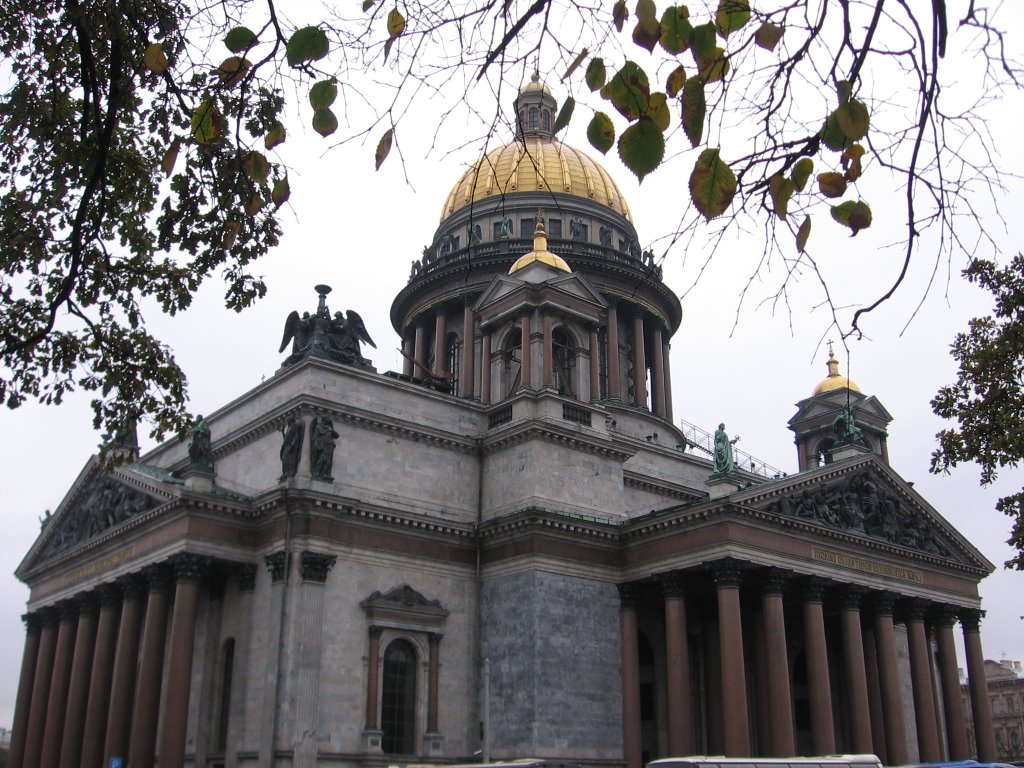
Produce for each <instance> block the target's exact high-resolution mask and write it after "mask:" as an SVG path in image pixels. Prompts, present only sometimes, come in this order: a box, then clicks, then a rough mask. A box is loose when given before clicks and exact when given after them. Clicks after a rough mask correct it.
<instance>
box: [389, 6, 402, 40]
mask: <svg viewBox="0 0 1024 768" xmlns="http://www.w3.org/2000/svg"><path fill="white" fill-rule="evenodd" d="M403 32H405V16H403V15H402V12H401V11H399V10H398V9H397V8H392V9H391V10H390V11H388V37H391V38H392V39H393V38H396V37H398V36H399V35H401V34H402V33H403Z"/></svg>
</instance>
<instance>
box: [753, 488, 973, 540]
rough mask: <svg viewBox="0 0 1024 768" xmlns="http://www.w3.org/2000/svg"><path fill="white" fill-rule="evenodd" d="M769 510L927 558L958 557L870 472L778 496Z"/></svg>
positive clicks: (927, 522) (936, 531) (925, 518)
mask: <svg viewBox="0 0 1024 768" xmlns="http://www.w3.org/2000/svg"><path fill="white" fill-rule="evenodd" d="M765 509H766V511H768V512H774V513H776V514H779V515H782V516H783V517H791V518H796V519H798V520H804V521H807V522H809V523H816V524H818V525H823V526H826V527H828V528H835V529H837V530H841V531H847V532H849V533H853V534H858V535H861V536H866V537H868V538H871V539H876V540H879V541H885V542H888V543H890V544H895V545H896V546H900V547H906V548H908V549H914V550H917V551H919V552H923V553H925V554H929V555H935V556H938V557H946V558H951V557H953V551H952V549H951V548H950V546H949V542H948V540H946V537H945V535H944V534H943V532H942V531H941V530H940V529H939V528H938V526H936V524H935V522H934V521H932V520H931V519H929V517H928V516H927V515H926V514H925V513H924V512H922V511H921V510H919V509H914V508H912V507H911V506H910V505H908V504H905V503H903V502H902V501H901V499H900V496H899V494H897V493H896V491H895V489H894V488H892V487H891V486H889V485H888V484H887V483H885V482H884V481H882V480H881V478H879V477H878V476H876V475H875V473H873V472H870V471H868V470H862V471H860V472H856V473H854V474H852V475H849V476H847V477H844V478H842V479H839V480H837V481H835V482H832V483H819V484H816V485H814V486H811V487H808V488H804V489H803V490H800V491H796V492H794V493H791V494H789V495H783V496H779V497H778V498H777V499H775V500H774V501H772V502H770V503H769V504H768V505H767V506H766V507H765Z"/></svg>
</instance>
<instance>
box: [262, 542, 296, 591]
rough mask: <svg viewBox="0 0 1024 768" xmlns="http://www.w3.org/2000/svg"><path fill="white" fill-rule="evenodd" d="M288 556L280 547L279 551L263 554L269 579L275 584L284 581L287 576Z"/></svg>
mask: <svg viewBox="0 0 1024 768" xmlns="http://www.w3.org/2000/svg"><path fill="white" fill-rule="evenodd" d="M289 560H291V558H290V557H288V556H287V553H286V552H285V551H284V550H283V549H282V550H281V551H280V552H272V553H271V554H269V555H266V556H264V558H263V562H264V563H265V564H266V566H267V570H268V571H269V572H270V581H271V582H273V583H274V584H277V583H278V582H279V581H284V580H285V579H286V578H287V576H288V564H289Z"/></svg>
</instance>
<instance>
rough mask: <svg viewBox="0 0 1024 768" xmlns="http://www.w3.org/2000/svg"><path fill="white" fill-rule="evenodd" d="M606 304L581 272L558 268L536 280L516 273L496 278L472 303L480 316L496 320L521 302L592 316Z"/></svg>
mask: <svg viewBox="0 0 1024 768" xmlns="http://www.w3.org/2000/svg"><path fill="white" fill-rule="evenodd" d="M524 271H525V270H524ZM607 304H608V303H607V301H605V299H604V297H603V296H601V294H600V293H599V292H598V291H597V290H595V289H594V287H593V286H592V285H591V284H590V282H589V281H588V280H587V279H586V278H584V277H583V276H582V275H578V274H576V273H569V274H566V273H564V272H558V273H555V276H554V277H551V278H549V279H547V280H545V281H544V282H543V283H540V284H536V283H530V282H527V281H524V280H520V279H519V278H518V273H517V275H516V276H510V275H499V276H498V277H496V278H494V279H493V280H492V281H491V283H490V284H489V285H488V286H487V287H486V288H485V289H484V291H483V293H481V294H480V296H479V298H478V299H477V300H476V302H475V303H474V304H473V312H474V314H476V315H477V316H478V317H480V318H481V320H489V321H494V319H495V318H498V317H503V316H505V315H506V314H507V313H509V312H515V311H518V308H520V307H522V306H541V305H554V306H557V307H560V308H561V309H562V311H564V312H567V313H569V314H573V315H577V316H580V317H585V318H587V319H591V320H592V319H596V317H597V316H598V314H599V313H600V312H601V311H602V310H603V309H604V308H605V307H606V306H607Z"/></svg>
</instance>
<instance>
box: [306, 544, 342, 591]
mask: <svg viewBox="0 0 1024 768" xmlns="http://www.w3.org/2000/svg"><path fill="white" fill-rule="evenodd" d="M337 561H338V558H337V557H336V556H335V555H328V554H325V553H323V552H312V551H310V550H308V549H306V550H303V552H302V554H301V555H300V556H299V573H300V574H301V576H302V580H303V581H312V582H314V583H316V584H324V583H326V582H327V572H328V571H330V570H331V568H332V567H334V564H335V563H336V562H337Z"/></svg>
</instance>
